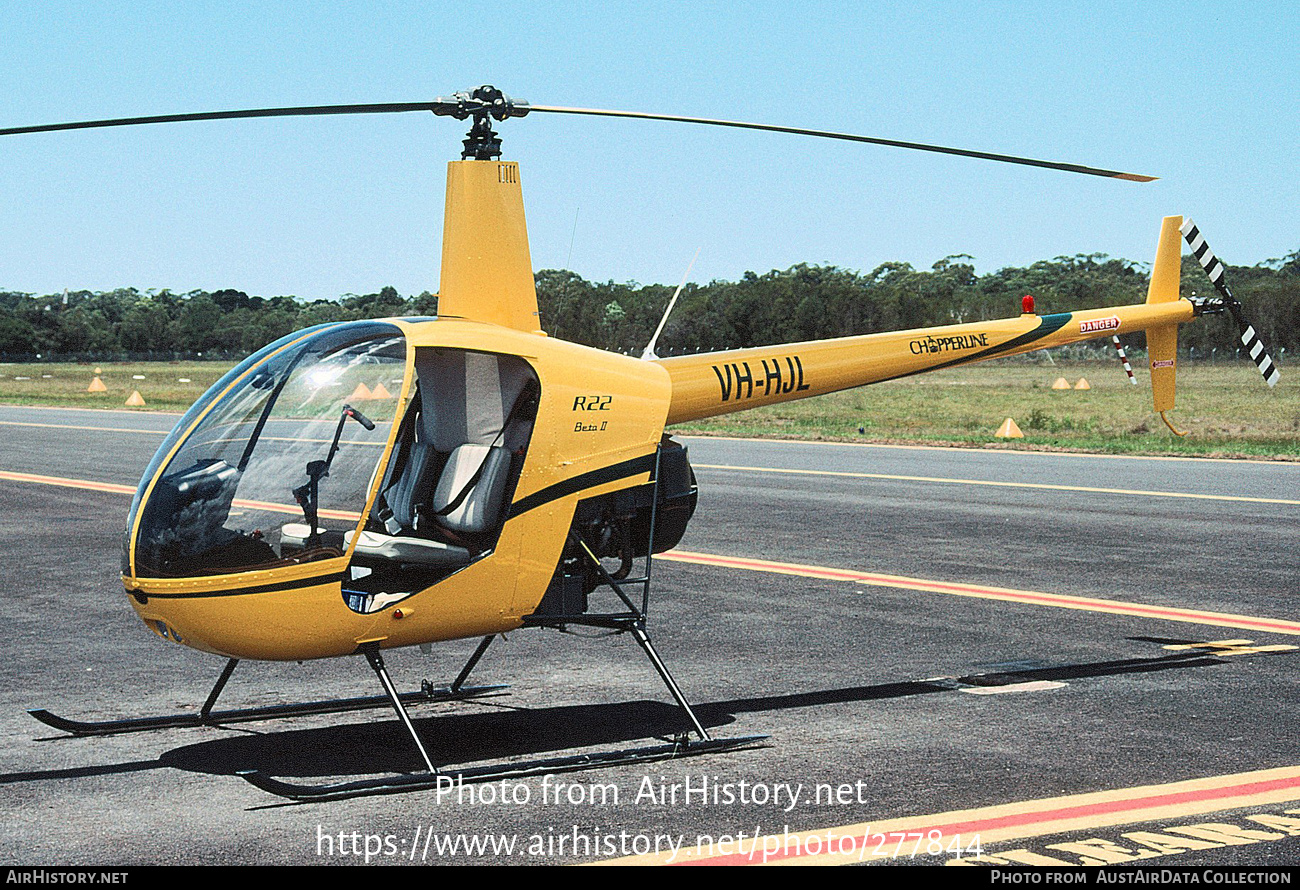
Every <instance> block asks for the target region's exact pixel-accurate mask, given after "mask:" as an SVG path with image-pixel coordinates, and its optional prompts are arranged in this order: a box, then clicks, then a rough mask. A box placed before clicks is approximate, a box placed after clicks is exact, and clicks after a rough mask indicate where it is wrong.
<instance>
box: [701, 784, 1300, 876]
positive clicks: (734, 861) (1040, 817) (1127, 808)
mask: <svg viewBox="0 0 1300 890" xmlns="http://www.w3.org/2000/svg"><path fill="white" fill-rule="evenodd" d="M1290 790H1298V791H1300V776H1288V777H1285V778H1281V779H1272V780H1264V781H1253V782H1239V783H1237V784H1230V785H1224V786H1222V787H1218V788H1201V789H1193V790H1190V791H1180V792H1163V793H1154V794H1149V795H1145V796H1141V797H1133V798H1119V799H1116V800H1105V801H1097V802H1094V803H1088V804H1080V805H1078V806H1065V807H1058V808H1056V809H1051V810H1031V811H1027V812H1022V813H1012V814H1009V815H1006V816H996V817H991V818H986V819H967V820H963V821H957V822H935V823H921V824H920V825H909V827H908V828H907V833H909V834H911V833H915V832H921V834H923V835H928V834H929V833H930V832H932V831H936V830H937V831H939V832H940V834H941V835H942V836H943V837H951V836H953V835H966V834H983V833H985V832H989V831H995V830H997V829H1005V828H1017V827H1023V826H1032V825H1045V824H1049V823H1053V822H1062V821H1068V820H1072V819H1086V818H1088V817H1090V816H1109V815H1113V814H1118V813H1128V812H1132V813H1134V819H1133V820H1132V821H1134V822H1141V821H1145V820H1144V819H1142V818H1141V816H1140V813H1141V811H1142V810H1151V809H1157V808H1160V807H1169V806H1179V805H1186V804H1200V803H1205V802H1207V801H1228V800H1231V799H1234V798H1240V797H1252V796H1256V795H1261V794H1270V793H1272V792H1276V791H1290ZM1225 809H1227V807H1225ZM890 821H896V820H890ZM898 821H901V820H898ZM909 821H910V820H909ZM830 830H831V831H835V829H830ZM901 831H902V830H901V829H898V830H894V831H889V832H885V833H884V835H885V836H886V837H889V838H892V837H897V836H898V835H899V834H900V833H901ZM825 833H826V832H825V831H822V832H817V831H808V832H799V833H798V835H794V834H792V835H791V836H792V837H794V836H803V835H809V836H813V837H816V836H818V835H819V834H825ZM876 835H877V833H875V832H872V833H870V834H869V836H876ZM841 836H843V835H841ZM757 840H758V839H756V840H755V844H756V845H757ZM864 842H865V839H864ZM805 849H806V845H805V844H803V843H799V844H797V849H796V850H794V851H790V850H788V849H786V850H779V851H776V852H773V853H770V854H767V855H766V856H765V857H763V859H764V860H765V861H766V862H769V863H770V862H774V861H781V860H790V859H798V858H800V857H802V856H808V855H812V856H820V855H824V854H825V852H826V851H825V850H822V849H821V848H820V846H819V848H818V849H817V850H815V851H813V852H812V853H807V852H804V850H805ZM854 852H857V851H856V850H854ZM753 862H754V854H752V853H733V854H729V855H725V856H713V857H710V858H707V859H691V860H687V861H685V862H681V863H676V864H677V865H747V864H752V863H753Z"/></svg>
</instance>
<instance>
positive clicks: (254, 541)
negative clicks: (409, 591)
mask: <svg viewBox="0 0 1300 890" xmlns="http://www.w3.org/2000/svg"><path fill="white" fill-rule="evenodd" d="M407 366H408V354H407V342H406V338H405V336H404V335H403V334H402V332H401V330H400V329H399V328H398V327H397V326H395V325H392V324H388V323H384V322H358V323H351V324H341V325H330V326H326V327H324V328H323V329H321V330H318V331H316V332H315V333H312V332H310V331H308V332H306V333H303V332H300V333H299V334H296V335H293V336H291V337H288V338H285V339H284V340H281V341H278V342H277V343H274V344H272V345H271V346H269V347H267V348H266V349H264V350H262V351H261V352H259V353H257V354H256V355H254V356H252V357H250V358H249V359H248V360H246V361H245V362H244V363H242V364H241V365H240V366H239V367H237V368H235V369H234V370H232V371H231V372H230V374H228V375H226V377H225V378H223V379H222V380H221V381H218V383H217V384H216V385H215V386H213V387H212V389H211V390H209V391H208V393H207V394H205V395H204V397H203V398H201V399H200V400H199V401H198V402H197V403H196V404H195V406H194V407H193V408H191V410H190V412H189V413H187V415H186V416H185V418H183V419H182V420H181V422H180V423H179V424H178V425H177V427H176V430H175V431H174V432H173V434H172V436H170V437H169V438H168V440H167V441H166V442H164V443H163V446H162V447H161V448H160V449H159V451H158V454H157V455H156V456H155V458H154V461H153V463H152V464H151V466H150V469H149V471H148V472H146V474H145V478H144V481H143V482H142V483H141V491H140V492H139V493H138V494H137V497H136V503H135V504H134V505H133V509H132V518H131V521H130V524H129V525H128V540H127V545H126V546H127V553H126V554H125V555H126V556H130V555H131V552H130V550H131V546H132V544H131V538H130V529H131V528H132V527H134V525H135V514H136V512H137V511H139V514H140V520H139V527H138V529H137V530H136V533H135V536H134V561H133V564H132V565H126V563H127V562H128V560H125V559H124V566H123V568H124V571H127V570H132V569H133V574H134V575H135V576H136V577H154V578H178V577H195V576H210V575H226V574H235V573H239V572H246V571H258V570H266V569H273V568H279V567H284V566H293V565H298V564H301V563H306V562H313V561H316V560H322V559H331V558H337V557H341V556H342V555H343V553H344V551H345V549H346V547H345V544H344V536H345V534H346V533H347V532H351V531H353V530H354V529H356V528H357V526H358V524H359V523H360V520H361V514H362V512H363V511H364V510H365V507H366V501H367V497H368V494H369V489H370V487H371V485H372V483H373V481H374V478H375V475H376V470H377V468H378V466H379V462H380V461H381V459H382V458H383V456H384V452H385V446H386V445H387V443H388V440H389V437H390V433H391V431H392V425H393V420H394V417H395V415H396V413H397V409H398V399H399V397H400V394H401V392H402V390H403V384H404V380H405V376H406V374H407ZM199 418H201V419H199ZM195 420H197V421H198V422H197V424H196V423H195ZM151 481H152V488H149V485H150V483H151Z"/></svg>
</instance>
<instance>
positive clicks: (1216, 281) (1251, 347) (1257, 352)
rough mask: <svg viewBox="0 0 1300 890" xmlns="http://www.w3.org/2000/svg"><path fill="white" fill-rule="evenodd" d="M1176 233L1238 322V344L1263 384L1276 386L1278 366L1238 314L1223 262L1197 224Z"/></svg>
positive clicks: (1239, 302) (1185, 223)
mask: <svg viewBox="0 0 1300 890" xmlns="http://www.w3.org/2000/svg"><path fill="white" fill-rule="evenodd" d="M1179 230H1180V231H1181V232H1182V233H1183V238H1184V239H1185V240H1186V241H1187V244H1188V246H1189V247H1191V249H1192V254H1193V255H1194V256H1195V257H1196V259H1197V261H1198V262H1199V263H1200V264H1201V268H1202V269H1204V270H1205V274H1206V275H1208V276H1209V277H1210V283H1211V284H1213V285H1214V289H1215V290H1217V291H1218V292H1219V295H1220V296H1222V297H1223V304H1224V306H1225V307H1226V308H1227V310H1228V311H1229V312H1230V313H1232V317H1233V319H1234V320H1235V321H1236V322H1237V328H1238V329H1239V330H1240V331H1241V344H1242V345H1243V346H1245V347H1246V351H1247V352H1248V353H1250V358H1251V360H1252V361H1253V362H1254V363H1255V367H1257V368H1259V373H1260V374H1261V375H1262V376H1263V377H1264V382H1265V383H1267V384H1268V385H1269V386H1276V385H1277V381H1278V379H1279V378H1280V377H1281V375H1280V374H1279V373H1278V370H1277V365H1276V364H1274V362H1273V358H1272V357H1271V356H1270V355H1269V354H1268V349H1267V347H1265V346H1264V341H1262V340H1261V339H1260V338H1259V334H1258V333H1256V331H1255V327H1254V325H1252V324H1251V323H1250V322H1248V321H1247V320H1246V316H1245V315H1244V314H1243V313H1242V311H1241V301H1239V300H1238V299H1237V298H1236V297H1234V296H1233V295H1232V291H1231V290H1229V289H1228V284H1227V282H1226V281H1225V280H1224V272H1225V268H1224V265H1223V262H1222V260H1220V259H1219V258H1218V257H1216V256H1215V255H1214V251H1212V250H1210V245H1209V244H1207V243H1206V241H1205V236H1204V235H1202V234H1201V232H1200V230H1199V229H1197V228H1196V223H1194V222H1192V221H1191V220H1190V219H1189V220H1186V221H1184V222H1183V224H1182V226H1181V227H1180V228H1179Z"/></svg>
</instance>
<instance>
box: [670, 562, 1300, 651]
mask: <svg viewBox="0 0 1300 890" xmlns="http://www.w3.org/2000/svg"><path fill="white" fill-rule="evenodd" d="M658 558H660V559H667V560H675V561H677V562H686V563H693V564H696V565H709V566H719V567H722V568H732V569H746V570H749V571H757V572H773V573H776V574H781V575H798V576H801V577H804V578H820V579H824V580H828V581H852V582H854V583H857V584H868V585H872V586H876V587H896V588H902V589H904V590H919V591H925V592H928V593H946V594H949V595H952V596H967V597H976V598H978V599H992V600H1002V601H1004V602H1014V603H1023V604H1026V605H1035V606H1052V607H1056V608H1062V609H1078V610H1082V611H1086V612H1104V613H1107V614H1111V615H1127V616H1131V617H1136V618H1157V619H1162V620H1165V621H1184V622H1188V623H1191V624H1210V625H1214V626H1216V627H1232V628H1238V629H1243V630H1256V631H1269V632H1271V633H1280V634H1289V635H1291V636H1300V622H1297V621H1287V620H1285V619H1281V618H1258V617H1255V616H1251V615H1236V614H1232V613H1229V612H1204V611H1200V610H1197V609H1181V608H1178V607H1175V606H1148V605H1144V604H1142V603H1130V602H1124V601H1122V600H1104V599H1093V598H1091V597H1083V596H1065V595H1062V594H1056V593H1043V592H1041V591H1037V590H1016V589H1015V588H1010V587H988V586H985V585H982V584H964V583H960V582H954V581H936V580H932V579H927V578H908V577H905V576H902V575H885V574H881V573H879V572H862V571H857V570H855V569H834V568H828V567H826V566H812V565H801V564H798V563H784V562H773V561H771V560H766V559H749V558H745V557H734V556H718V555H716V554H712V553H692V552H690V551H686V550H670V551H668V552H667V553H662V554H660V555H659V557H658Z"/></svg>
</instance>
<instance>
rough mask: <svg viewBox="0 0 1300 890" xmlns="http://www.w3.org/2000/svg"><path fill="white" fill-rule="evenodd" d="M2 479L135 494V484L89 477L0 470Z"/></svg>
mask: <svg viewBox="0 0 1300 890" xmlns="http://www.w3.org/2000/svg"><path fill="white" fill-rule="evenodd" d="M0 479H6V480H8V481H10V482H35V483H37V484H40V485H58V486H60V487H63V488H84V489H89V490H90V491H107V492H111V493H112V494H131V495H133V494H135V486H134V485H117V484H115V483H112V482H93V481H91V480H88V479H63V478H61V477H59V476H41V475H38V474H36V473H14V472H11V471H9V470H0Z"/></svg>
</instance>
